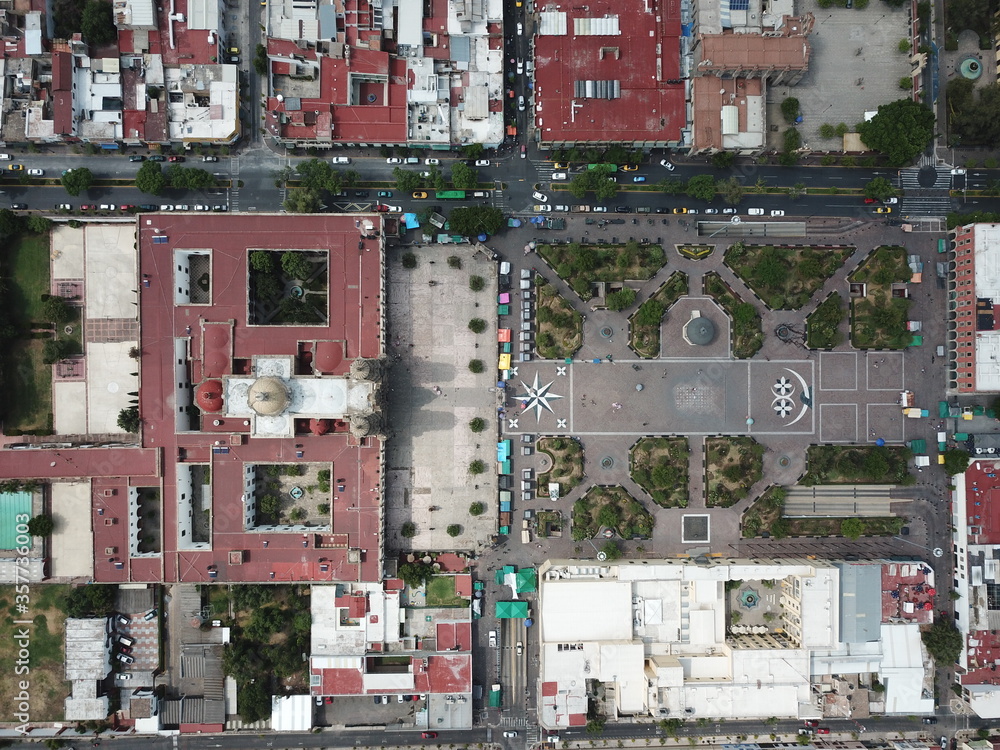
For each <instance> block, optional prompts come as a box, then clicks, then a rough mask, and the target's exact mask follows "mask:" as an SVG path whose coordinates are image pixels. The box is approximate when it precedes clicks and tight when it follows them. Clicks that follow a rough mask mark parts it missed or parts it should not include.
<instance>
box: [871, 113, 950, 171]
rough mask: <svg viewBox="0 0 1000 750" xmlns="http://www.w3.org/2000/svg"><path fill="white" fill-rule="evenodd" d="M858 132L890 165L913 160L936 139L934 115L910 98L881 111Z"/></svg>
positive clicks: (900, 164) (898, 164)
mask: <svg viewBox="0 0 1000 750" xmlns="http://www.w3.org/2000/svg"><path fill="white" fill-rule="evenodd" d="M858 133H859V134H860V136H861V140H863V141H864V142H865V144H866V145H867V146H868V147H869V148H873V149H875V150H876V151H879V152H881V153H882V154H884V155H885V156H886V159H887V160H888V162H889V165H890V166H893V167H899V166H902V165H904V164H907V163H908V162H910V161H912V160H913V159H914V158H915V157H916V156H917V155H918V154H920V152H921V151H923V150H924V148H925V147H926V146H927V144H928V143H930V141H931V138H932V137H933V136H934V112H933V111H931V109H930V108H929V107H927V106H926V105H924V104H921V103H918V102H914V101H913V100H911V99H899V100H897V101H894V102H891V103H889V104H883V105H882V106H881V107H879V108H878V113H877V114H876V115H875V116H874V117H873V118H872V119H871V120H868V121H867V122H862V123H859V125H858Z"/></svg>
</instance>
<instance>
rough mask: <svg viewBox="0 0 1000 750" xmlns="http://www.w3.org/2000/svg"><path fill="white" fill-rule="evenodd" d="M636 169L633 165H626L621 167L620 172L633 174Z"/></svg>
mask: <svg viewBox="0 0 1000 750" xmlns="http://www.w3.org/2000/svg"><path fill="white" fill-rule="evenodd" d="M638 169H639V167H638V166H637V165H635V164H626V165H625V166H624V167H622V172H635V171H637V170H638Z"/></svg>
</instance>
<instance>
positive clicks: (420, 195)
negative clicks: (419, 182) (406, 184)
mask: <svg viewBox="0 0 1000 750" xmlns="http://www.w3.org/2000/svg"><path fill="white" fill-rule="evenodd" d="M413 197H414V198H426V197H427V193H425V192H424V191H423V190H418V191H417V192H415V193H414V194H413Z"/></svg>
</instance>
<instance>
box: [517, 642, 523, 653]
mask: <svg viewBox="0 0 1000 750" xmlns="http://www.w3.org/2000/svg"><path fill="white" fill-rule="evenodd" d="M523 653H524V644H523V643H521V641H518V642H517V655H518V656H520V655H521V654H523Z"/></svg>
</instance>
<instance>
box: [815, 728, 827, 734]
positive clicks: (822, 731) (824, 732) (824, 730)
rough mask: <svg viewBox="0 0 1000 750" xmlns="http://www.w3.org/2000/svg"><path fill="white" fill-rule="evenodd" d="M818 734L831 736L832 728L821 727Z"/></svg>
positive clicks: (817, 731)
mask: <svg viewBox="0 0 1000 750" xmlns="http://www.w3.org/2000/svg"><path fill="white" fill-rule="evenodd" d="M816 734H830V727H819V728H818V729H817V730H816Z"/></svg>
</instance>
